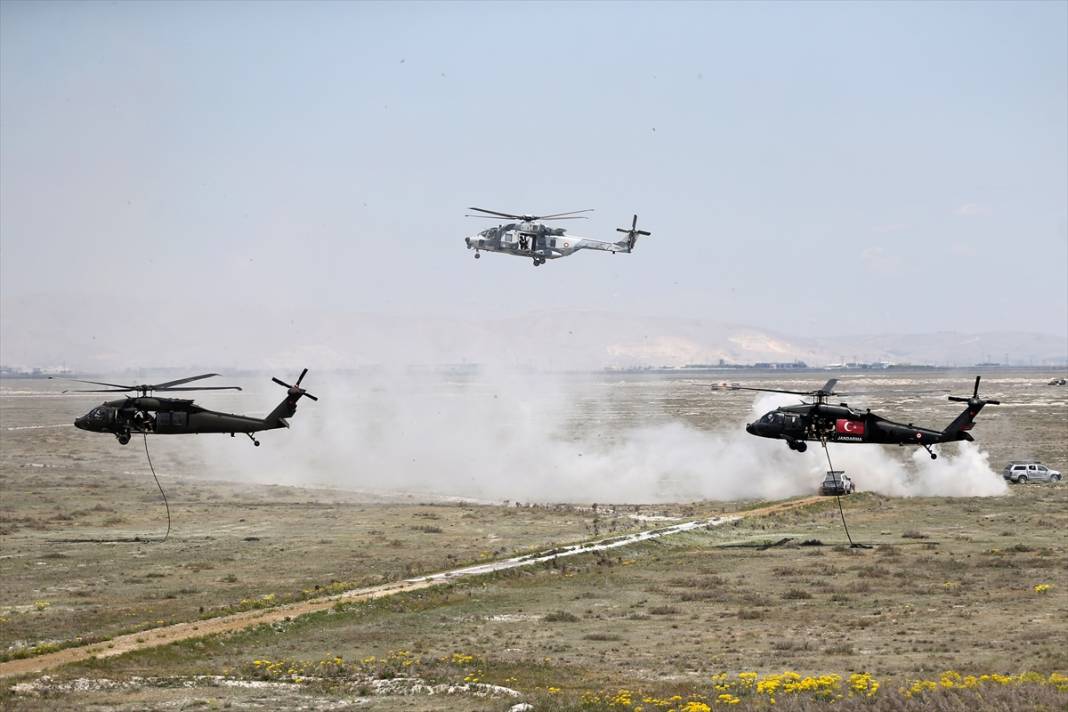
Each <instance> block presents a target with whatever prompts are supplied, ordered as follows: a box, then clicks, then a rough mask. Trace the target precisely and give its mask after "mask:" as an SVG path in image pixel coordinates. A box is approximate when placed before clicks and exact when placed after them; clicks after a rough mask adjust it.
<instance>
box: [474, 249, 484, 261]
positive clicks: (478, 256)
mask: <svg viewBox="0 0 1068 712" xmlns="http://www.w3.org/2000/svg"><path fill="white" fill-rule="evenodd" d="M475 259H476V260H480V259H482V255H480V254H478V250H475Z"/></svg>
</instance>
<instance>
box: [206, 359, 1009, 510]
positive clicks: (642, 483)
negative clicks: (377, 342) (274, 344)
mask: <svg viewBox="0 0 1068 712" xmlns="http://www.w3.org/2000/svg"><path fill="white" fill-rule="evenodd" d="M304 385H305V386H306V387H308V389H309V390H310V391H311V392H312V393H315V394H316V395H318V396H319V397H320V399H321V400H319V401H318V402H310V401H308V400H306V399H305V400H302V401H301V403H300V405H299V408H298V413H297V415H296V416H295V417H294V418H292V419H291V425H292V428H291V429H290V430H289V431H276V432H267V433H262V434H261V440H262V441H263V447H260V448H252V447H242V446H237V444H236V443H235V442H234V441H232V440H230V439H229V438H217V437H204V438H198V442H199V443H200V444H201V445H202V447H203V448H204V449H205V452H204V453H203V454H204V456H205V460H204V461H205V463H206V465H205V474H207V475H210V476H213V477H219V478H225V479H241V480H247V481H255V482H270V483H278V484H291V485H314V486H333V487H340V488H345V489H352V490H368V491H380V492H381V491H388V492H403V493H411V494H413V495H415V496H416V497H417V498H418V497H419V496H420V495H421V496H424V497H429V496H430V495H438V496H456V497H465V498H471V499H476V500H487V501H504V500H508V501H520V502H613V503H655V502H668V501H692V500H699V499H712V500H736V499H752V498H761V499H778V498H783V497H790V496H796V495H803V494H810V493H813V492H814V491H815V488H816V487H817V485H818V483H819V482H820V481H821V480H822V478H823V474H824V471H825V470H826V469H827V462H826V459H825V454H824V452H823V449H822V448H820V447H819V446H818V445H815V446H810V448H809V450H808V452H806V453H797V452H793V451H791V450H789V449H788V448H787V447H786V445H785V444H784V443H782V442H779V441H772V440H764V439H760V438H756V437H753V436H751V435H748V434H747V433H746V432H745V431H744V424H745V422H748V421H751V420H753V419H754V418H756V417H758V416H759V415H761V414H762V413H764V412H766V411H767V410H769V409H771V408H774V407H775V406H776V405H779V404H781V403H783V402H796V399H794V400H787V401H784V399H783V398H782V397H780V396H777V395H764V396H760V397H758V398H756V399H755V400H754V402H753V404H752V408H751V412H750V413H749V414H745V413H737V414H735V415H734V416H733V417H724V418H721V419H720V420H719V421H717V422H714V423H713V424H712V426H711V427H707V428H704V427H701V428H699V427H695V426H694V425H692V424H689V423H686V422H683V421H682V420H680V419H678V418H676V417H673V416H671V415H669V414H667V413H665V412H664V409H663V407H662V406H660V405H659V404H656V403H650V402H647V401H643V400H642V398H641V397H640V396H635V395H633V394H629V395H628V393H627V383H626V382H621V383H619V384H612V383H608V382H603V381H598V380H597V379H591V378H584V377H568V376H561V375H550V374H543V373H516V372H501V373H486V372H485V371H480V372H479V374H478V376H470V375H460V376H454V377H449V376H442V375H440V374H436V373H418V372H416V373H412V372H410V371H404V370H398V371H395V372H391V371H386V370H383V371H376V372H371V373H367V374H359V375H324V374H318V375H316V374H312V375H311V376H309V378H308V380H307V382H306V383H305V384H304ZM282 395H283V394H282V392H281V389H275V390H274V391H264V392H263V393H260V394H257V396H256V399H257V400H261V399H267V398H271V399H275V398H280V397H281V396H282ZM692 405H693V407H694V408H695V409H697V410H700V409H701V406H702V404H701V403H700V402H695V403H693V404H692ZM910 453H911V456H910ZM831 457H832V458H833V461H834V465H835V468H836V469H842V470H845V471H846V472H847V473H848V474H849V475H850V476H851V477H852V478H853V479H854V481H855V482H856V483H857V487H858V489H859V490H861V491H874V492H878V493H881V494H886V495H892V496H991V495H998V494H1002V493H1003V492H1005V490H1006V486H1005V484H1004V482H1003V480H1002V478H1001V477H1000V476H999V475H998V474H996V473H995V472H994V471H993V470H991V468H990V466H989V463H988V461H987V456H986V454H985V453H983V452H982V451H980V450H979V449H978V448H977V447H975V446H974V445H971V444H968V443H962V444H961V445H960V446H947V447H944V448H943V449H942V453H941V454H940V456H939V459H938V460H935V461H932V460H930V459H929V458H928V455H927V453H926V452H924V451H923V450H918V451H915V452H914V451H912V449H911V448H909V449H898V448H884V447H881V446H874V445H839V446H832V450H831Z"/></svg>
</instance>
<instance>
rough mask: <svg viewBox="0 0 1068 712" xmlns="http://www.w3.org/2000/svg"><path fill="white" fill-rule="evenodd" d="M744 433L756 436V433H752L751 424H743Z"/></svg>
mask: <svg viewBox="0 0 1068 712" xmlns="http://www.w3.org/2000/svg"><path fill="white" fill-rule="evenodd" d="M745 432H747V433H749V434H750V435H756V433H755V432H754V431H753V424H752V423H746V424H745Z"/></svg>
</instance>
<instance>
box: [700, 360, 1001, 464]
mask: <svg viewBox="0 0 1068 712" xmlns="http://www.w3.org/2000/svg"><path fill="white" fill-rule="evenodd" d="M980 378H981V376H976V377H975V388H974V389H973V390H972V395H971V397H961V396H949V400H951V401H956V402H960V403H967V404H968V405H967V407H966V408H965V409H964V411H963V412H961V414H960V415H958V416H957V417H956V418H955V419H954V420H953V422H952V423H950V424H949V425H947V426H946V427H945V428H944V429H943V430H933V429H930V428H922V427H919V426H916V425H913V424H912V423H896V422H894V421H892V420H887V419H886V418H882V417H880V416H878V415H875V414H874V413H872V412H871V410H870V409H867V410H865V411H859V410H855V409H853V408H850V407H849V405H848V404H846V403H839V404H837V405H835V404H833V403H828V402H827V399H828V398H830V397H831V396H842V395H845V394H842V393H836V392H835V390H834V387H835V385H837V383H838V379H835V378H832V379H830V380H829V381H827V383H825V384H824V385H823V386H822V387H821V388H820V389H818V390H815V391H787V390H781V389H777V388H749V387H746V386H739V385H737V384H732V385H729V386H720V388H723V389H726V390H732V391H763V392H766V393H791V394H794V395H799V396H806V397H808V398H814V399H815V402H811V403H805V402H802V403H801V405H787V406H782V407H779V408H776V409H775V410H773V411H770V412H768V413H765V414H764V415H763V416H762V417H761V418H760V419H758V420H756V421H754V422H752V423H749V424H748V425H746V426H745V431H746V432H747V433H749V434H750V435H758V436H760V437H762V438H776V439H779V440H785V441H786V444H787V446H788V447H789V448H790V449H791V450H796V451H797V452H804V451H805V450H807V449H808V444H807V443H806V442H805V441H806V440H812V441H816V442H821V443H823V444H824V445H826V443H828V442H839V443H881V444H889V445H894V444H896V445H919V446H920V447H922V448H923V449H925V450H927V453H928V454H929V455H930V456H931V459H932V460H934V459H937V458H938V455H936V454H935V453H934V451H933V450H931V445H935V444H938V443H947V442H957V441H960V440H967V441H969V442H970V441H973V440H974V439H975V438H973V437H972V435H971V433H969V432H968V431H969V430H971V429H972V426H973V425H974V420H975V416H977V415H979V411H981V410H982V409H983V406H986V405H1000V404H1001V402H1000V401H996V400H990V399H983V398H980V397H979V379H980Z"/></svg>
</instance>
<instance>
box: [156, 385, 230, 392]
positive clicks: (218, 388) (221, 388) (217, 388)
mask: <svg viewBox="0 0 1068 712" xmlns="http://www.w3.org/2000/svg"><path fill="white" fill-rule="evenodd" d="M148 390H150V391H239V390H241V386H200V387H199V388H198V387H196V386H192V387H189V388H181V387H179V388H151V387H150V388H149V389H148Z"/></svg>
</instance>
